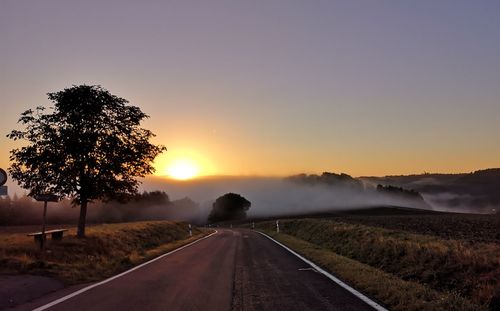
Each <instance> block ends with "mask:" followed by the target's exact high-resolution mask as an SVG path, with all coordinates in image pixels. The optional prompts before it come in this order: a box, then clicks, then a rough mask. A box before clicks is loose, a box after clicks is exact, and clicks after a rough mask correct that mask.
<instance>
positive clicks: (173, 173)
mask: <svg viewBox="0 0 500 311" xmlns="http://www.w3.org/2000/svg"><path fill="white" fill-rule="evenodd" d="M199 171H200V169H199V166H198V165H197V164H196V163H195V162H194V161H192V160H189V159H178V160H175V161H173V162H172V163H170V164H169V166H168V167H167V174H168V175H169V176H170V177H172V178H174V179H179V180H186V179H191V178H194V177H196V176H198V173H199Z"/></svg>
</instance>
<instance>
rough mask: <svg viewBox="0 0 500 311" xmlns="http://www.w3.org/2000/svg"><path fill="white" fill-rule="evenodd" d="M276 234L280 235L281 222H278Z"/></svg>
mask: <svg viewBox="0 0 500 311" xmlns="http://www.w3.org/2000/svg"><path fill="white" fill-rule="evenodd" d="M276 233H280V221H279V220H276Z"/></svg>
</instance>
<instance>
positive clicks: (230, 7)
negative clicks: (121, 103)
mask: <svg viewBox="0 0 500 311" xmlns="http://www.w3.org/2000/svg"><path fill="white" fill-rule="evenodd" d="M499 15H500V2H499V1H460V0H452V1H445V0H441V1H434V0H429V1H424V0H420V1H375V0H369V1H368V0H367V1H347V0H345V1H333V0H332V1H330V0H328V1H323V0H311V1H305V0H304V1H293V0H255V1H229V0H228V1H220V0H212V1H205V0H199V1H190V0H179V1H126V0H119V1H103V0H99V1H94V0H86V1H68V0H61V1H51V0H46V1H35V0H33V1H24V0H0V103H1V121H0V134H1V135H0V167H2V168H6V167H7V166H8V162H9V161H8V157H9V150H10V149H12V148H15V147H17V146H20V144H19V143H13V142H12V141H10V140H9V139H7V138H6V137H5V135H6V134H7V133H9V132H10V130H12V129H14V128H19V125H17V124H16V121H17V119H18V118H19V115H20V113H21V112H23V111H24V110H26V109H28V108H32V107H35V106H37V105H50V102H48V100H47V96H46V93H47V92H54V91H59V90H62V89H64V88H66V87H70V86H71V85H75V84H84V83H85V84H99V85H102V86H103V87H104V88H106V89H108V90H109V91H110V92H111V93H113V94H115V95H118V96H120V97H123V98H126V99H127V100H129V101H130V103H131V104H133V105H136V106H139V107H140V108H141V109H142V110H143V111H144V112H146V113H147V114H148V115H150V119H148V120H147V121H146V122H145V123H144V124H143V126H144V127H146V128H148V129H151V130H152V131H153V132H154V133H156V134H157V136H156V137H155V138H154V140H153V141H154V142H155V143H158V144H163V145H165V146H166V147H167V148H168V151H167V152H166V153H164V154H163V155H162V156H160V157H159V158H158V159H157V161H156V168H157V174H158V175H166V174H168V169H169V166H171V165H172V163H174V162H176V161H177V162H179V161H181V162H182V161H187V162H190V163H195V165H196V166H198V172H197V174H201V175H245V176H247V175H258V176H285V175H290V174H297V173H302V172H305V173H321V172H323V171H332V172H345V173H348V174H351V175H354V176H366V175H388V174H411V173H423V172H470V171H474V170H477V169H482V168H488V167H499V166H500V143H499V138H498V135H499V133H500V18H498V16H499ZM188 165H189V164H188Z"/></svg>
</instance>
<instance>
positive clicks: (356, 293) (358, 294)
mask: <svg viewBox="0 0 500 311" xmlns="http://www.w3.org/2000/svg"><path fill="white" fill-rule="evenodd" d="M255 232H257V233H260V234H262V235H263V236H265V237H266V238H268V239H270V240H271V241H273V242H274V243H276V244H278V245H279V246H281V247H283V248H284V249H286V250H287V251H289V252H290V253H292V254H293V255H295V256H296V257H298V258H299V259H301V260H302V261H304V262H305V263H307V264H308V265H310V266H311V267H313V268H314V269H315V270H316V271H318V272H319V273H321V274H323V275H324V276H326V277H327V278H329V279H330V280H332V281H333V282H335V283H337V284H338V285H339V286H341V287H342V288H344V289H346V290H347V291H349V292H350V293H351V294H353V295H354V296H356V297H358V298H359V299H361V300H362V301H363V302H365V303H366V304H368V305H369V306H370V307H372V308H374V309H375V310H377V311H388V310H387V309H386V308H384V307H382V306H381V305H379V304H378V303H376V302H375V301H373V300H371V299H370V298H368V297H367V296H365V295H364V294H362V293H361V292H359V291H357V290H356V289H354V288H352V287H351V286H349V285H347V284H346V283H344V282H343V281H341V280H340V279H338V278H337V277H335V276H333V275H332V274H330V273H329V272H327V271H326V270H324V269H323V268H321V267H320V266H318V265H316V264H315V263H314V262H312V261H310V260H309V259H307V258H305V257H304V256H302V255H300V254H299V253H297V252H295V251H294V250H292V249H291V248H289V247H288V246H286V245H284V244H283V243H281V242H278V241H276V240H275V239H273V238H272V237H270V236H269V235H267V234H265V233H263V232H260V231H257V230H255Z"/></svg>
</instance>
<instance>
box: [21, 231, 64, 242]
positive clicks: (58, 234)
mask: <svg viewBox="0 0 500 311" xmlns="http://www.w3.org/2000/svg"><path fill="white" fill-rule="evenodd" d="M64 231H68V229H54V230H47V231H45V236H47V234H50V236H51V238H52V241H60V240H62V238H63V234H64ZM28 236H32V237H34V238H35V242H37V243H42V238H43V237H42V233H41V232H34V233H30V234H28Z"/></svg>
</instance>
